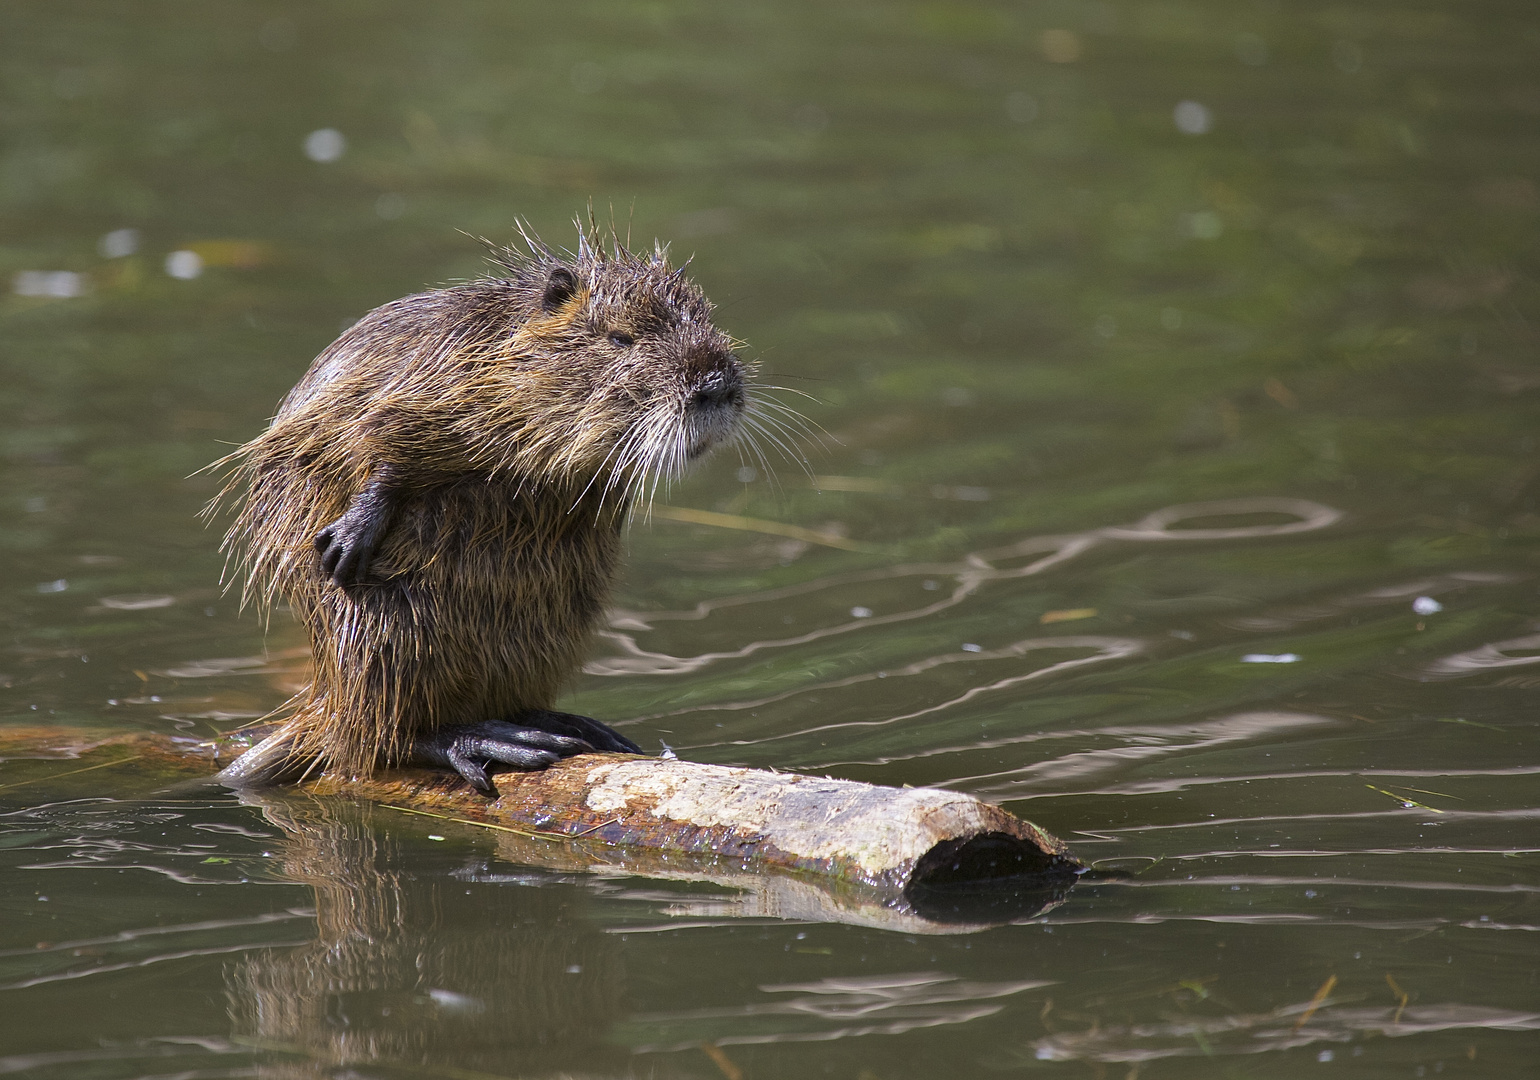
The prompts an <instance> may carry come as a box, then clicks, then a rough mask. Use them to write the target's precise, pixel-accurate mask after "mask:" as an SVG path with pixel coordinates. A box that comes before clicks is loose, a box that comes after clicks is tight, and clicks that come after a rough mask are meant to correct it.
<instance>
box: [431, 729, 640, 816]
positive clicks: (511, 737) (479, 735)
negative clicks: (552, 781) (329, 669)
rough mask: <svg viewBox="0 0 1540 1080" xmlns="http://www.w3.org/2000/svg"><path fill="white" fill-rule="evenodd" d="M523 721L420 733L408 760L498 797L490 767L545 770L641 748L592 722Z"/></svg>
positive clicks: (635, 751) (636, 750)
mask: <svg viewBox="0 0 1540 1080" xmlns="http://www.w3.org/2000/svg"><path fill="white" fill-rule="evenodd" d="M519 719H520V720H521V721H523V723H519V724H515V723H511V722H509V721H507V720H483V721H480V722H479V723H475V724H463V725H460V726H457V727H451V728H444V729H443V730H441V731H436V732H434V733H433V734H431V735H422V736H419V737H418V738H417V741H416V742H415V743H413V745H412V760H413V761H414V762H417V763H419V764H424V765H437V766H440V767H441V768H450V769H453V770H454V771H455V772H457V773H459V774H460V775H461V776H462V777H464V778H465V781H466V783H468V784H470V785H471V787H473V788H475V789H476V790H477V791H479V792H481V793H482V794H483V795H492V796H496V795H497V788H496V787H494V786H493V784H492V779H491V777H490V776H488V775H487V768H488V767H489V766H491V765H495V764H501V765H508V766H511V767H513V768H515V769H526V770H532V769H544V768H546V767H547V766H549V765H554V764H555V763H556V762H558V761H560V760H561V759H562V758H565V757H572V756H574V755H576V754H591V753H594V752H595V751H601V750H607V751H612V752H616V753H622V754H639V753H641V752H642V750H641V747H639V746H637V745H636V744H635V743H633V742H632V741H631V740H630V739H628V738H626V737H625V736H624V735H621V734H619V733H618V732H614V731H611V730H610V729H609V728H607V727H605V726H604V725H603V724H601V723H599V722H598V721H597V720H590V719H589V718H588V717H586V716H574V715H573V714H571V713H558V712H549V711H547V710H544V709H532V710H530V711H529V712H524V713H520V714H519Z"/></svg>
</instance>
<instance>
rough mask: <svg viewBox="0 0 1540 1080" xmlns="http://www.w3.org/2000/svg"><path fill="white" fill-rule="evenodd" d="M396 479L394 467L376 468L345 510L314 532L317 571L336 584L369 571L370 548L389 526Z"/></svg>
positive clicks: (353, 581)
mask: <svg viewBox="0 0 1540 1080" xmlns="http://www.w3.org/2000/svg"><path fill="white" fill-rule="evenodd" d="M396 482H397V477H396V471H395V470H394V469H392V468H390V467H389V466H383V465H382V466H380V467H379V468H376V469H375V470H374V475H373V476H371V477H370V479H369V483H367V484H366V485H364V490H363V491H360V492H359V493H358V494H357V495H355V496H354V497H353V502H352V504H351V505H349V506H348V510H347V513H345V514H343V515H342V516H341V517H340V518H338V519H337V520H336V521H334V522H332V523H331V524H330V525H328V526H326V528H324V529H322V530H321V531H320V532H318V533H316V534H315V549H316V551H317V552H318V553H319V554H320V556H321V573H322V574H324V575H325V576H327V577H329V578H331V579H332V580H333V581H334V582H336V583H337V585H338V586H339V587H342V588H346V587H347V586H349V585H357V584H358V583H359V582H361V581H363V580H364V578H365V576H366V575H367V574H368V573H369V561H370V560H371V559H372V558H374V549H375V548H376V547H378V546H379V543H380V539H381V537H383V536H384V535H385V530H386V529H388V528H389V527H390V519H391V516H392V512H393V511H394V509H395V507H394V505H393V502H392V495H393V494H394V491H395V485H396Z"/></svg>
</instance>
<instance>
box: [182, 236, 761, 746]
mask: <svg viewBox="0 0 1540 1080" xmlns="http://www.w3.org/2000/svg"><path fill="white" fill-rule="evenodd" d="M494 261H495V262H496V263H497V265H498V270H499V273H498V275H497V276H495V277H490V278H487V279H484V280H479V281H474V282H470V283H467V284H462V285H456V286H452V287H449V288H445V289H440V290H436V291H432V292H426V293H421V294H418V295H415V296H409V297H406V298H404V299H401V300H396V301H394V302H392V303H389V304H385V305H384V306H382V307H379V308H376V309H375V310H374V311H371V312H370V313H369V314H368V315H366V316H364V318H363V319H361V320H360V321H359V322H358V323H357V324H356V325H354V326H353V327H352V328H350V329H348V330H347V331H346V332H344V333H343V334H342V335H341V336H340V337H339V338H338V339H337V340H336V341H335V342H333V343H332V344H331V345H330V346H328V347H327V348H326V350H325V351H324V352H322V353H321V355H320V356H319V357H317V358H316V360H315V362H314V364H313V365H312V366H311V368H310V370H309V372H308V373H307V374H306V375H305V377H304V378H303V379H302V380H301V381H300V383H299V384H298V385H297V386H295V388H294V389H293V390H292V391H291V392H290V393H289V395H288V396H287V397H286V398H285V399H284V401H283V403H282V405H281V406H280V408H279V411H278V415H277V416H276V418H275V419H274V420H273V422H272V424H271V426H270V427H269V428H268V429H267V430H266V431H264V432H263V433H262V434H261V435H259V436H257V437H256V438H255V439H253V440H252V441H251V442H249V443H247V444H246V445H245V446H243V447H241V448H240V449H239V450H238V451H236V452H235V453H233V454H231V455H230V456H229V457H227V458H225V459H224V460H223V461H222V462H221V463H220V464H224V465H227V466H230V467H231V472H230V475H229V478H228V482H227V484H226V486H225V488H224V491H223V492H222V494H221V495H220V496H219V498H217V499H216V500H215V502H214V503H213V504H211V507H210V509H211V511H212V510H214V509H216V508H217V507H218V506H220V505H231V504H236V505H238V506H239V511H238V514H237V517H236V519H235V522H234V524H233V526H232V527H231V528H230V530H229V532H228V534H227V536H226V538H225V548H226V550H227V551H228V552H229V553H230V555H231V559H232V566H233V568H234V569H235V570H237V571H238V572H240V573H242V574H243V575H244V576H245V578H246V582H245V592H244V598H245V599H246V600H251V601H255V602H257V603H259V604H261V605H264V606H265V605H268V604H270V603H271V602H272V601H273V600H274V599H275V598H276V597H278V596H282V597H285V598H287V600H288V602H289V604H290V605H291V606H292V608H293V611H294V613H295V615H296V616H297V617H298V619H299V620H300V622H301V623H303V624H304V625H305V626H306V627H307V628H308V630H309V633H310V640H311V648H312V651H313V653H314V657H315V675H314V680H313V682H312V683H311V685H310V686H309V687H308V688H306V689H305V690H304V691H302V692H301V693H300V694H299V695H297V696H296V698H295V699H294V701H293V702H292V703H291V704H292V707H293V712H292V714H291V715H290V716H289V718H288V719H287V721H286V723H285V726H284V728H283V729H282V734H281V737H280V738H279V739H277V740H275V741H273V742H272V745H273V746H275V747H278V749H279V750H280V751H281V752H282V753H283V754H284V755H286V757H287V759H288V760H290V761H294V762H298V763H301V764H303V765H304V766H305V767H307V768H314V767H315V766H316V765H320V766H321V767H325V768H329V769H333V770H337V771H340V772H342V773H344V774H350V775H357V774H367V773H369V772H370V771H371V770H372V769H373V768H374V767H375V766H376V765H378V764H381V763H394V762H399V761H401V760H403V758H404V757H405V755H406V754H407V753H408V752H409V750H410V747H411V743H412V740H413V738H414V737H415V736H416V735H418V734H420V733H425V732H429V731H432V730H435V729H438V728H440V727H442V726H446V725H454V724H459V723H467V722H471V721H477V720H482V719H489V718H508V717H511V716H513V715H514V714H516V713H518V712H519V711H520V710H523V709H530V708H550V707H551V706H552V704H553V702H554V700H555V698H556V696H557V693H558V691H559V690H560V688H561V687H562V685H563V684H564V683H565V682H566V681H567V680H568V678H569V677H570V676H571V675H572V674H573V673H574V672H576V670H577V669H578V666H579V665H580V663H581V660H582V657H583V654H584V651H585V649H586V647H587V645H588V642H589V638H590V635H591V631H592V629H593V627H594V626H595V624H596V621H597V620H598V619H599V617H600V614H601V612H602V609H603V607H604V604H605V601H606V597H607V595H608V593H609V590H610V586H611V582H612V580H613V578H614V576H615V571H616V567H617V562H618V560H619V557H620V552H621V540H620V532H621V528H622V525H623V524H624V520H625V518H626V516H627V514H628V512H629V511H630V509H631V507H632V505H633V504H634V502H635V500H636V499H637V498H639V497H642V498H646V497H650V494H649V491H648V489H649V488H650V487H654V486H655V485H656V484H657V483H658V480H659V478H660V477H662V478H664V479H665V480H666V479H667V478H668V477H670V476H671V475H673V474H675V473H677V472H678V471H679V470H680V469H681V468H682V467H683V466H684V464H685V463H686V462H687V461H688V460H689V459H690V458H692V457H693V456H695V455H696V454H698V453H699V452H701V451H702V450H704V449H706V448H709V445H711V444H713V443H714V442H720V441H723V440H724V439H728V438H731V437H732V436H733V434H734V432H733V427H734V424H732V423H728V422H727V419H726V418H724V417H723V416H721V415H715V414H713V415H712V416H708V417H705V418H704V419H702V417H700V416H695V415H694V414H691V413H690V411H689V407H688V398H689V394H690V387H691V386H692V385H694V382H695V381H698V380H699V378H700V377H701V374H702V370H703V366H710V365H718V366H720V365H722V364H724V363H725V364H729V365H731V369H732V371H733V372H734V373H735V375H734V377H735V378H738V379H740V385H741V376H742V369H741V367H740V366H739V365H738V362H737V361H736V360H734V359H732V348H733V343H732V342H731V340H730V339H728V338H727V337H726V336H725V335H723V334H722V333H721V332H720V331H718V330H716V329H715V328H714V327H713V326H712V324H711V321H710V314H711V305H710V303H709V302H708V301H707V300H706V298H705V296H704V295H703V294H702V293H701V291H700V289H699V288H697V287H696V286H695V285H694V284H693V283H692V282H690V281H689V280H688V279H687V278H685V277H684V276H683V273H682V272H681V271H679V270H674V269H672V268H670V266H669V265H668V261H667V258H666V253H665V251H664V250H662V249H661V248H660V249H658V250H656V251H655V252H654V253H652V254H651V255H648V256H638V255H635V254H632V253H631V252H629V251H627V250H625V248H623V247H622V246H621V245H620V244H619V243H618V242H616V243H613V244H612V246H611V248H610V250H609V251H605V250H603V249H602V248H601V247H600V245H599V244H598V243H596V242H595V237H594V236H592V235H591V233H589V232H583V233H582V236H581V240H580V244H579V250H578V252H577V253H576V254H575V255H570V254H569V255H565V256H559V255H558V254H556V253H553V252H552V251H551V250H550V249H548V248H546V247H544V246H543V245H541V244H540V243H539V242H538V241H530V242H529V250H528V252H527V253H526V252H516V251H514V250H512V249H501V250H499V251H497V252H496V253H495V254H494ZM563 266H565V267H567V268H568V269H569V270H570V271H571V273H572V274H573V276H574V279H575V280H574V281H573V282H571V284H575V291H573V292H572V293H571V295H570V296H567V297H565V298H563V299H561V302H560V303H557V304H554V305H552V304H551V302H550V301H551V294H550V291H549V290H550V283H551V282H552V281H553V280H556V279H555V278H553V276H552V275H553V274H557V275H558V276H559V275H560V273H561V271H560V270H559V268H560V267H563ZM561 280H563V281H565V280H566V279H561ZM617 332H620V333H624V334H628V335H632V336H634V338H635V342H636V344H635V345H634V346H631V347H625V346H624V345H623V344H616V343H615V342H613V341H612V340H611V339H610V335H611V334H614V333H617ZM740 403H741V394H740ZM713 425H714V426H713ZM718 429H721V430H718ZM382 465H386V466H389V467H393V468H395V469H396V470H398V471H399V474H400V475H401V476H402V477H403V478H404V495H403V499H402V501H401V502H400V509H399V511H398V512H397V514H396V516H395V518H394V520H393V523H392V525H391V527H390V528H389V530H388V532H387V533H386V534H385V535H384V538H383V540H382V541H381V543H380V546H379V547H378V548H377V549H376V552H375V555H374V558H373V560H372V562H371V564H370V573H369V575H368V577H367V579H366V580H365V581H364V582H363V583H361V584H359V585H354V586H350V587H348V588H346V589H344V588H341V587H339V586H337V585H336V584H334V583H333V582H332V581H331V580H330V579H329V578H328V577H326V576H325V574H324V572H323V570H322V568H321V566H320V563H319V558H318V555H317V553H316V550H315V548H314V546H313V542H314V538H315V536H316V534H317V533H318V532H319V531H320V530H321V529H322V528H324V527H325V526H327V525H328V524H330V523H332V522H333V521H335V520H336V519H337V518H339V517H340V516H341V515H342V514H343V513H344V512H345V511H347V509H348V507H349V505H350V501H351V500H352V499H353V498H354V496H355V495H357V494H358V493H359V492H360V490H361V489H362V488H363V487H364V485H365V484H366V483H367V482H368V481H369V479H370V477H371V476H372V475H375V473H376V470H378V469H379V468H380V467H381V466H382Z"/></svg>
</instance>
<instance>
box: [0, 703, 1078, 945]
mask: <svg viewBox="0 0 1540 1080" xmlns="http://www.w3.org/2000/svg"><path fill="white" fill-rule="evenodd" d="M255 734H257V733H245V734H241V733H237V734H236V735H233V736H229V737H226V738H224V739H221V740H216V741H214V742H195V741H193V740H186V739H175V738H169V737H165V736H157V735H127V736H124V735H110V736H103V737H99V738H95V739H93V738H91V737H90V736H89V734H88V733H85V732H81V731H67V730H57V729H55V730H53V731H48V730H45V729H10V730H9V731H5V730H0V758H4V759H8V764H7V765H6V766H5V767H4V770H3V771H0V797H5V796H6V795H7V794H8V792H7V789H8V788H11V787H12V785H11V784H8V783H7V782H6V781H7V780H8V779H9V778H10V777H9V776H7V775H6V774H12V775H15V773H14V770H15V768H16V767H17V766H19V765H20V764H21V763H20V762H19V761H18V760H17V758H18V757H28V756H32V757H36V756H49V757H59V756H66V757H73V758H78V759H80V760H78V761H75V762H73V765H74V768H75V770H79V769H81V768H90V769H101V770H103V771H101V772H98V773H97V776H96V778H95V785H94V786H95V787H97V789H98V790H101V789H108V790H113V789H116V788H117V787H118V786H119V785H118V784H116V783H113V782H111V781H109V780H108V774H107V772H106V770H108V769H110V768H111V767H112V765H113V764H114V763H115V762H121V768H122V769H123V770H125V771H128V770H133V772H134V773H135V774H138V775H140V776H142V777H144V778H146V779H154V780H157V781H159V782H161V783H164V782H165V781H167V780H177V779H191V778H193V777H197V776H206V775H207V774H208V773H210V772H212V771H213V770H214V769H216V768H218V767H219V766H220V765H222V764H227V763H228V762H229V761H230V760H231V759H232V758H233V757H234V756H235V755H237V754H239V753H240V752H242V751H243V750H244V749H245V748H246V747H247V746H249V745H250V744H251V743H252V742H253V741H254V738H255ZM61 764H62V763H61ZM52 771H53V772H54V773H56V774H57V775H58V776H60V777H61V778H62V777H65V776H67V775H68V774H70V773H71V772H72V770H71V769H70V768H69V767H64V768H57V769H54V770H52ZM28 772H29V774H30V773H35V774H36V775H37V777H38V779H36V780H34V779H27V780H25V781H24V782H25V783H27V784H33V783H38V782H44V781H46V780H47V773H46V772H45V771H44V770H41V769H29V770H28ZM494 779H495V782H496V785H497V789H498V797H497V798H496V799H487V798H485V797H484V796H482V795H479V794H477V793H476V792H474V791H472V790H471V789H470V788H469V787H467V786H466V785H465V784H464V783H463V782H462V781H461V780H459V778H457V777H455V776H453V775H451V774H448V773H445V772H439V771H435V770H430V769H415V768H404V769H392V770H387V771H383V772H381V773H378V774H377V775H375V776H374V777H372V778H369V779H351V780H342V779H336V778H332V777H323V778H320V779H317V780H314V781H310V782H308V783H306V784H303V785H301V786H300V789H299V790H300V791H301V792H303V793H306V794H308V795H312V796H345V797H351V798H354V799H362V800H366V801H368V802H371V803H375V804H378V805H380V806H383V807H389V808H394V809H396V810H401V811H406V812H409V813H414V814H425V815H429V816H430V817H433V818H437V819H440V820H442V821H450V822H460V823H463V824H465V825H471V826H480V827H483V828H488V829H492V830H494V831H496V832H497V833H498V834H499V843H500V846H501V847H502V849H503V854H504V855H505V856H506V857H509V858H511V859H515V860H516V861H520V862H525V863H532V864H535V865H541V866H547V867H552V868H560V869H580V868H584V869H594V868H610V869H614V870H617V871H624V872H628V873H637V874H643V875H650V876H657V877H675V878H698V879H701V880H713V881H719V882H723V883H727V881H728V879H731V883H732V884H733V885H734V887H738V888H742V887H744V884H743V882H744V880H745V878H746V877H752V876H753V875H755V874H762V873H763V872H764V871H782V872H790V875H789V876H790V878H792V879H795V881H797V882H803V883H810V884H813V885H814V888H812V889H811V890H809V889H806V888H802V887H800V886H797V885H794V884H793V883H792V882H789V881H785V880H783V881H782V882H781V887H777V888H770V889H767V888H758V889H755V890H753V892H754V894H755V895H756V896H758V897H760V898H761V900H762V901H763V906H764V908H765V910H763V912H762V913H763V914H764V915H767V916H774V917H780V918H787V917H793V918H795V917H821V918H826V917H829V912H828V910H827V909H828V906H829V904H830V903H831V897H833V898H834V902H836V903H837V905H843V910H844V921H856V922H866V921H875V922H878V923H882V924H887V923H890V922H891V919H890V918H889V917H888V916H887V915H886V914H881V915H880V916H878V915H874V916H873V917H871V918H867V917H862V916H860V915H859V912H860V911H862V910H866V909H872V910H873V911H879V912H887V911H890V910H891V909H893V908H894V907H895V906H897V907H900V908H906V909H915V910H919V909H921V908H924V907H926V905H927V904H928V905H930V906H931V907H932V908H934V907H935V905H936V904H937V903H938V898H940V899H939V903H940V904H941V906H942V907H946V906H947V905H948V904H949V903H951V901H950V900H948V899H946V898H947V897H952V898H956V897H957V896H959V895H960V894H961V893H962V892H965V891H966V890H969V889H973V890H978V889H983V890H985V891H988V890H989V889H990V888H991V885H992V886H993V888H994V889H995V890H996V895H997V899H998V890H999V889H1000V888H1001V887H1002V886H1006V887H1009V888H1011V889H1014V890H1016V891H1018V892H1022V893H1033V892H1041V893H1042V894H1043V895H1042V897H1041V900H1042V902H1043V903H1052V902H1056V899H1058V898H1062V895H1063V891H1064V889H1066V888H1067V887H1068V885H1069V884H1070V883H1072V882H1073V880H1074V878H1075V876H1076V875H1077V874H1078V873H1079V872H1081V871H1083V870H1084V865H1083V864H1082V863H1081V862H1080V861H1079V860H1077V859H1076V858H1075V857H1074V856H1073V855H1071V854H1070V853H1069V851H1068V849H1067V848H1066V846H1065V844H1064V843H1063V842H1062V841H1061V840H1059V839H1057V838H1056V837H1053V836H1051V835H1049V834H1048V833H1046V832H1044V831H1043V830H1042V829H1040V828H1038V827H1037V826H1036V825H1033V824H1032V823H1031V822H1028V821H1025V820H1023V819H1021V818H1017V817H1015V816H1013V815H1011V814H1009V813H1007V812H1006V811H1004V810H1002V809H1000V808H999V807H997V806H993V805H991V804H989V803H985V802H983V801H981V800H979V799H976V798H974V797H973V796H970V795H965V794H961V793H958V792H952V791H944V790H940V789H936V788H892V787H883V786H880V785H875V784H863V783H858V782H855V781H849V780H831V779H826V778H823V777H815V776H804V775H798V774H793V773H780V772H770V771H766V770H760V769H742V768H729V767H725V766H720V765H705V764H700V763H697V762H689V761H682V760H677V759H661V758H644V757H635V756H631V755H623V754H585V755H582V756H579V757H575V758H569V759H567V760H565V761H561V762H558V763H557V764H555V765H553V766H552V767H550V768H549V769H545V770H542V771H539V772H505V773H500V774H497V775H496V776H495V778H494ZM18 794H20V792H18ZM279 797H281V796H279ZM252 801H253V802H256V803H258V804H265V803H266V802H267V801H269V796H267V795H262V796H260V797H253V799H252ZM780 876H781V878H783V879H785V878H786V877H787V876H788V875H787V874H785V873H782V874H781V875H780ZM841 897H842V898H843V899H840V898H841ZM966 906H967V905H964V907H966ZM744 913H745V914H747V913H749V912H744ZM959 919H960V920H961V921H965V922H966V921H972V920H970V919H969V918H967V917H966V916H965V915H963V914H962V913H961V911H960V910H959Z"/></svg>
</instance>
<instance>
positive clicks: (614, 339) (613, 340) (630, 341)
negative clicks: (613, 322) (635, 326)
mask: <svg viewBox="0 0 1540 1080" xmlns="http://www.w3.org/2000/svg"><path fill="white" fill-rule="evenodd" d="M610 344H612V345H619V346H620V347H621V348H622V349H624V348H626V347H628V346H630V345H635V344H636V338H634V337H632V336H631V335H630V334H622V333H621V332H620V331H619V330H611V331H610Z"/></svg>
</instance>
